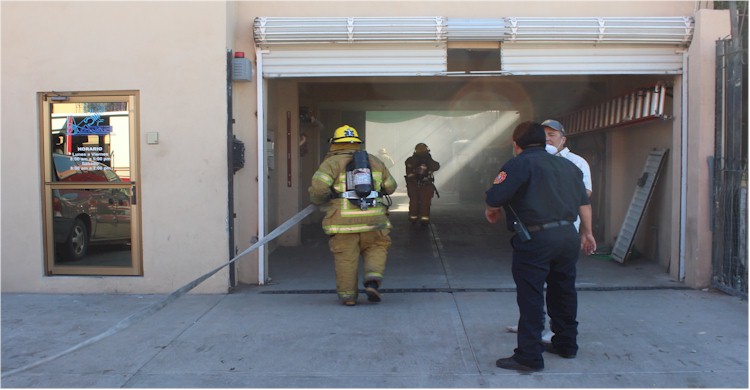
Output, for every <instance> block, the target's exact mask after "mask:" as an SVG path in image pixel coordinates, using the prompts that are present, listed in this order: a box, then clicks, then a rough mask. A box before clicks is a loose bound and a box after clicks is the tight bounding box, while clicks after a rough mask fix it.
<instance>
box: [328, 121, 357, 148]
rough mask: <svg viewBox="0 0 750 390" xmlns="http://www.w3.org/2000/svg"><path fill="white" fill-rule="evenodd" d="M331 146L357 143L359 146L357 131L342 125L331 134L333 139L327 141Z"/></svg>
mask: <svg viewBox="0 0 750 390" xmlns="http://www.w3.org/2000/svg"><path fill="white" fill-rule="evenodd" d="M329 142H330V143H332V144H345V143H358V144H361V143H362V140H361V139H359V134H357V130H355V129H354V128H353V127H351V126H349V125H343V126H341V127H339V128H338V129H336V130H335V131H334V132H333V137H332V138H331V139H330V140H329Z"/></svg>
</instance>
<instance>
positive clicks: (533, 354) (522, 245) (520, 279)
mask: <svg viewBox="0 0 750 390" xmlns="http://www.w3.org/2000/svg"><path fill="white" fill-rule="evenodd" d="M531 236H532V239H531V241H527V242H521V240H519V239H518V237H517V236H513V238H512V239H511V245H512V246H513V266H512V270H513V280H514V281H515V283H516V302H517V303H518V311H519V313H520V317H519V319H518V336H517V340H518V347H517V348H516V349H515V350H514V352H515V353H514V355H513V358H514V359H515V360H516V361H518V362H519V363H521V364H525V365H528V366H531V367H544V358H543V357H542V352H544V346H543V345H542V331H543V330H544V316H545V314H544V303H545V295H544V284H545V283H547V295H546V302H547V313H549V316H550V319H551V321H550V329H551V330H552V332H554V333H555V335H554V336H553V338H552V344H553V345H554V346H555V347H556V348H557V350H558V351H560V352H563V353H571V354H575V353H576V352H577V351H578V343H577V336H578V321H577V320H576V316H577V312H578V296H577V294H576V290H575V282H576V263H577V262H578V253H579V251H580V246H581V239H580V236H579V235H578V232H577V231H576V229H575V227H573V225H567V226H562V227H557V228H553V229H549V230H542V231H540V232H535V233H532V234H531Z"/></svg>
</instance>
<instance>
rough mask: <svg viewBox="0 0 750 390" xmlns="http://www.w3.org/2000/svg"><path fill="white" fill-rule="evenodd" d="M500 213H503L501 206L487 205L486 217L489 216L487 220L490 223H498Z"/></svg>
mask: <svg viewBox="0 0 750 390" xmlns="http://www.w3.org/2000/svg"><path fill="white" fill-rule="evenodd" d="M500 215H502V209H501V208H499V207H490V206H487V207H486V208H485V209H484V217H485V218H487V222H489V223H497V220H498V219H499V218H500Z"/></svg>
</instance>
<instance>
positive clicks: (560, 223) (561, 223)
mask: <svg viewBox="0 0 750 390" xmlns="http://www.w3.org/2000/svg"><path fill="white" fill-rule="evenodd" d="M572 224H573V222H570V221H555V222H547V223H543V224H541V225H531V226H526V230H528V231H529V232H531V233H534V232H539V231H542V230H547V229H552V228H556V227H560V226H566V225H572Z"/></svg>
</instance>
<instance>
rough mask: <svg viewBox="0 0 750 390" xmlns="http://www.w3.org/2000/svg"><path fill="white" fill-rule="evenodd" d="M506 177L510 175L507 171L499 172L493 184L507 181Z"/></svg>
mask: <svg viewBox="0 0 750 390" xmlns="http://www.w3.org/2000/svg"><path fill="white" fill-rule="evenodd" d="M506 177H508V174H507V173H505V171H500V173H498V174H497V177H495V180H494V181H493V182H492V184H500V183H502V182H503V181H505V178H506Z"/></svg>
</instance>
